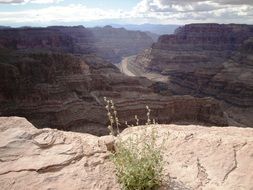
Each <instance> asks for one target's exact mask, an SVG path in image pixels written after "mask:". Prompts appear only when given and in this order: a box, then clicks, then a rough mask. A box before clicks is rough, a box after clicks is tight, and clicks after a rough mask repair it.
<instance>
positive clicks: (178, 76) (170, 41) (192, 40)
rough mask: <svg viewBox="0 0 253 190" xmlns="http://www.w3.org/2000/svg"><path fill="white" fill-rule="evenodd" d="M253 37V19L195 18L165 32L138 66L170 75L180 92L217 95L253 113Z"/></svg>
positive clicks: (171, 83) (171, 85) (140, 57)
mask: <svg viewBox="0 0 253 190" xmlns="http://www.w3.org/2000/svg"><path fill="white" fill-rule="evenodd" d="M252 37H253V26H250V25H235V24H230V25H219V24H190V25H186V26H184V27H180V28H179V29H177V30H176V32H175V34H174V35H163V36H161V37H160V38H159V40H158V42H157V43H154V44H153V45H152V48H150V49H147V50H145V51H144V52H143V53H142V54H139V55H138V56H137V58H136V60H135V62H134V63H132V66H134V65H135V64H136V65H137V66H139V67H142V68H144V72H146V73H159V74H160V75H161V76H163V77H164V76H165V77H167V78H168V82H167V84H168V86H169V87H168V88H169V89H171V90H172V91H173V93H174V94H178V95H182V94H184V95H185V94H188V95H189V94H190V95H194V96H198V97H199V96H200V97H205V96H211V97H214V98H216V99H218V100H221V101H222V102H224V104H225V105H224V106H225V107H226V108H227V107H231V106H232V107H238V108H239V109H241V110H244V111H243V112H247V111H246V110H248V112H249V113H253V112H252V108H253V57H252V39H253V38H252ZM226 108H224V109H226ZM249 115H250V114H249ZM244 119H245V118H244ZM249 119H250V118H249ZM246 120H247V119H246ZM252 122H253V121H251V123H252Z"/></svg>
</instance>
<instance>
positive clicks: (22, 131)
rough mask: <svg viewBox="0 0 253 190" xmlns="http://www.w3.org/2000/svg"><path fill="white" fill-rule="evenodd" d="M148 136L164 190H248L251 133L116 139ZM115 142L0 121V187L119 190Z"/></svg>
mask: <svg viewBox="0 0 253 190" xmlns="http://www.w3.org/2000/svg"><path fill="white" fill-rule="evenodd" d="M152 130H156V131H157V141H156V143H157V144H158V145H159V144H160V143H162V142H163V143H165V144H164V146H163V147H164V148H163V150H162V155H163V157H164V176H165V179H164V181H165V183H164V188H163V189H179V190H183V189H187V190H188V189H189V190H208V189H222V190H237V189H252V188H253V181H252V178H253V173H252V170H253V157H252V154H253V152H252V151H253V130H252V129H245V128H244V129H242V128H235V127H227V128H220V127H203V126H194V125H190V126H177V125H153V126H149V127H147V126H142V127H133V128H128V129H126V130H125V131H124V132H123V133H122V134H121V137H122V139H126V138H128V137H129V136H131V137H133V136H136V135H141V136H143V134H145V135H147V134H149V133H150V132H151V131H152ZM133 134H135V135H133ZM114 140H115V139H114V138H113V137H111V136H103V137H96V136H93V135H90V134H81V133H73V132H63V131H58V130H52V129H36V128H35V127H34V126H32V124H31V123H29V122H28V121H27V120H26V119H24V118H18V117H8V118H6V117H1V118H0V147H1V152H0V160H1V162H0V187H1V189H2V190H9V189H20V190H27V189H42V190H44V189H45V190H46V189H66V190H68V189H73V190H77V189H85V190H86V189H87V190H90V189H92V190H107V189H113V190H119V189H120V185H119V184H118V183H117V180H116V175H115V169H114V165H113V163H112V162H111V159H109V156H110V154H111V152H110V150H111V148H112V147H113V145H114ZM146 140H149V139H148V138H147V139H146Z"/></svg>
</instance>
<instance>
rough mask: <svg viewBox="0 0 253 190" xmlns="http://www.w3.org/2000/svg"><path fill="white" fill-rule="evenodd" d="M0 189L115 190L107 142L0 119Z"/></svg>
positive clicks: (103, 138) (92, 137) (115, 183)
mask: <svg viewBox="0 0 253 190" xmlns="http://www.w3.org/2000/svg"><path fill="white" fill-rule="evenodd" d="M0 137H1V138H0V147H1V153H0V160H1V162H0V166H1V169H0V186H1V189H2V190H7V189H20V190H21V189H73V190H74V189H87V190H90V189H94V190H103V189H119V185H118V184H117V180H116V176H115V175H114V166H113V164H112V163H111V162H110V159H109V156H110V152H109V151H108V150H107V146H106V145H109V144H108V142H113V139H112V141H110V140H109V141H108V140H107V139H108V138H109V139H110V137H108V138H107V137H102V138H99V137H96V136H93V135H90V134H78V133H72V132H62V131H57V130H52V129H43V130H38V129H36V128H35V127H33V126H32V125H31V124H30V123H29V122H27V120H25V119H23V118H15V117H13V118H0Z"/></svg>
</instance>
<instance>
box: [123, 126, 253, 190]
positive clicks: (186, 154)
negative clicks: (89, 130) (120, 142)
mask: <svg viewBox="0 0 253 190" xmlns="http://www.w3.org/2000/svg"><path fill="white" fill-rule="evenodd" d="M152 129H155V131H156V132H157V139H158V140H157V144H158V145H159V144H160V145H161V144H163V145H162V147H163V148H162V152H163V154H162V155H163V157H164V161H165V164H164V175H165V176H166V177H165V181H170V183H168V184H167V185H166V184H165V189H179V190H204V189H206V190H211V189H222V190H238V189H245V190H252V189H253V173H252V171H253V129H250V128H246V129H243V128H236V127H224V128H220V127H203V126H196V125H189V126H179V125H155V126H150V127H147V126H143V127H137V128H135V127H134V128H128V129H126V130H125V131H123V133H122V134H121V136H122V138H123V139H127V138H128V137H130V136H131V137H133V136H134V135H133V134H138V135H140V136H142V137H143V136H144V135H143V134H150V133H151V131H152ZM169 176H170V177H169Z"/></svg>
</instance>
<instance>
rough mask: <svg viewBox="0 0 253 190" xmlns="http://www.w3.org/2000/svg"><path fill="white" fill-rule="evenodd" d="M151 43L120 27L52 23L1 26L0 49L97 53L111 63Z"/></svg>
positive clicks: (149, 40)
mask: <svg viewBox="0 0 253 190" xmlns="http://www.w3.org/2000/svg"><path fill="white" fill-rule="evenodd" d="M152 43H153V40H152V38H151V37H149V36H148V35H147V34H146V33H145V32H140V31H128V30H125V29H123V28H119V29H117V28H112V27H110V26H106V27H104V28H98V27H97V28H89V29H88V28H85V27H83V26H74V27H65V26H51V27H47V28H30V27H27V28H4V29H0V48H8V49H14V50H18V51H20V52H57V53H73V54H91V53H92V54H97V55H98V56H100V57H102V58H104V59H107V60H109V61H111V62H113V63H119V62H120V61H121V59H122V58H123V57H125V56H129V55H135V54H137V53H139V52H141V51H142V50H143V49H145V48H149V47H150V46H151V45H152Z"/></svg>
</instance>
